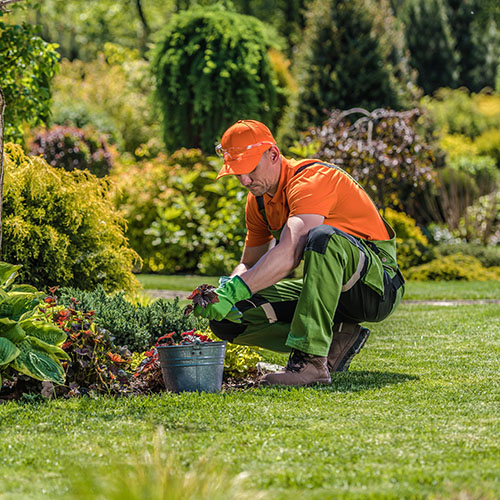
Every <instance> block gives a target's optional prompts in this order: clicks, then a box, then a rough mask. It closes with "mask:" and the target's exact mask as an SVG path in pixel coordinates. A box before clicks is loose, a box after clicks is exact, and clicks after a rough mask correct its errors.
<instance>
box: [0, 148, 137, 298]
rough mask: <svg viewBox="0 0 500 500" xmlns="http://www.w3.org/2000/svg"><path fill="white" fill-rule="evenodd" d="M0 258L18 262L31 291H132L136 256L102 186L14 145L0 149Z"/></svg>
mask: <svg viewBox="0 0 500 500" xmlns="http://www.w3.org/2000/svg"><path fill="white" fill-rule="evenodd" d="M2 217H3V221H2V222H3V241H2V258H3V260H5V261H8V262H11V263H14V264H22V265H23V267H22V269H21V271H20V279H21V280H22V281H23V282H25V283H29V284H32V285H34V286H36V287H37V288H45V287H47V286H54V285H60V286H73V287H77V288H80V289H83V290H91V289H93V288H95V287H96V286H97V285H98V284H102V285H103V286H104V288H105V289H106V290H108V291H112V290H121V289H123V290H133V289H135V288H136V287H137V285H138V282H137V280H136V278H135V277H134V276H133V274H132V267H133V265H134V263H135V262H136V261H137V260H138V258H139V257H138V255H137V254H136V252H135V251H134V250H132V249H131V248H130V247H129V245H128V242H127V240H126V238H125V236H124V231H125V226H126V223H125V220H124V219H123V217H122V216H121V215H120V214H119V212H118V211H117V210H116V209H115V208H114V207H113V204H112V203H111V201H110V198H109V195H108V182H107V181H105V180H103V179H98V178H97V177H95V176H93V175H92V174H90V173H88V172H83V171H73V172H67V171H65V170H63V169H58V168H53V167H51V166H50V165H48V163H47V162H46V161H45V160H44V159H43V158H41V157H32V156H28V155H26V154H25V153H24V151H23V150H22V148H21V147H20V146H17V145H14V144H7V145H6V148H5V185H4V198H3V214H2Z"/></svg>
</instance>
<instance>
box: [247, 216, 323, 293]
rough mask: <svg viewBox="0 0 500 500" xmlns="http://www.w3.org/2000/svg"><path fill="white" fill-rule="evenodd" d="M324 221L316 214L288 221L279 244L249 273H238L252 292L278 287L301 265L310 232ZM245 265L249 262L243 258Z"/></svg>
mask: <svg viewBox="0 0 500 500" xmlns="http://www.w3.org/2000/svg"><path fill="white" fill-rule="evenodd" d="M324 219H325V218H324V217H323V216H322V215H316V214H303V215H295V216H293V217H290V218H289V219H288V221H287V222H286V224H285V227H284V228H283V231H282V232H281V238H280V242H279V244H278V245H276V246H274V247H273V248H271V249H270V250H268V251H267V252H265V253H264V254H263V255H262V256H261V257H260V258H259V259H258V261H257V262H256V263H255V264H254V265H252V266H251V267H250V269H248V267H247V266H245V267H246V269H247V270H245V271H243V272H238V273H237V274H239V275H240V276H241V278H242V279H243V281H244V282H245V283H246V284H247V285H248V287H249V288H250V290H251V291H252V293H256V292H258V291H259V290H262V289H263V288H266V287H268V286H270V285H274V284H275V283H277V282H278V281H279V280H281V279H283V278H285V277H286V276H288V275H289V274H290V272H291V271H292V270H293V269H295V268H296V267H297V266H298V265H299V262H300V259H301V257H302V253H303V252H304V247H305V244H306V240H307V233H308V232H309V231H310V230H311V229H312V228H313V227H316V226H319V225H321V224H323V221H324ZM254 248H259V247H254ZM255 256H256V254H255V255H253V257H254V258H255ZM242 262H245V261H243V259H242ZM240 266H242V264H240ZM237 269H238V268H237Z"/></svg>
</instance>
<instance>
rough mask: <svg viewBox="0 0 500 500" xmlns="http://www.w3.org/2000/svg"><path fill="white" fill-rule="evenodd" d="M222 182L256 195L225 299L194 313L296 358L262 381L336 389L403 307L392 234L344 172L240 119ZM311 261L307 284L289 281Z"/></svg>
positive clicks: (222, 330)
mask: <svg viewBox="0 0 500 500" xmlns="http://www.w3.org/2000/svg"><path fill="white" fill-rule="evenodd" d="M216 149H217V153H218V154H219V156H221V157H223V158H224V166H223V167H222V169H221V171H220V173H219V175H218V178H219V177H222V176H224V175H230V174H232V175H236V177H237V178H238V180H239V181H240V182H241V184H242V185H243V186H245V187H246V188H247V189H248V190H249V194H248V198H247V204H246V227H247V235H246V240H245V246H244V249H243V254H242V256H241V262H240V264H239V265H238V266H237V267H236V268H235V270H234V271H233V273H232V274H231V277H225V276H224V277H222V278H221V279H220V285H219V287H218V288H217V289H216V293H217V295H218V298H219V302H217V303H214V304H208V305H207V306H206V307H205V308H202V307H200V306H196V308H195V310H194V313H195V314H197V315H199V316H203V317H205V318H208V319H209V320H211V322H210V326H211V328H212V330H213V332H214V333H215V334H216V335H217V336H218V337H219V338H221V339H223V340H228V341H229V342H233V343H235V344H243V345H255V346H260V347H264V348H266V349H271V350H274V351H278V352H290V358H289V361H288V364H287V366H286V367H285V369H284V371H281V372H278V373H270V374H267V375H265V376H264V377H263V378H262V379H261V383H262V384H263V385H277V384H280V385H308V384H314V383H329V382H330V381H331V379H330V371H332V372H335V371H345V370H347V369H348V368H349V363H350V362H351V359H352V357H353V356H354V355H355V354H356V353H358V352H359V350H360V349H361V348H362V347H363V345H364V343H365V342H366V339H367V337H368V335H369V333H370V332H369V330H368V329H366V328H363V327H361V326H360V325H359V323H361V322H363V321H381V320H383V319H384V318H386V317H387V316H389V314H391V312H392V311H394V309H395V308H396V306H397V305H398V304H399V302H400V300H401V298H402V296H403V293H404V280H403V277H402V275H401V273H400V271H399V269H398V266H397V263H396V238H395V234H394V231H393V229H392V228H391V227H390V226H389V224H388V223H387V222H386V221H385V220H384V219H383V218H382V217H381V216H380V214H379V212H378V210H377V208H376V207H375V205H374V203H373V202H372V200H371V199H370V197H369V196H368V195H367V194H366V192H365V191H364V190H363V188H361V187H360V185H359V184H357V182H356V181H355V180H354V179H353V178H352V177H350V176H349V175H348V174H347V173H346V172H344V171H343V170H342V169H340V168H338V167H336V166H335V165H332V164H328V163H323V162H321V161H318V160H303V161H300V162H299V161H295V160H289V159H287V158H285V157H283V156H282V155H281V154H280V151H279V149H278V147H277V145H276V141H275V140H274V137H273V135H272V134H271V132H270V130H269V129H268V128H267V127H266V126H265V125H264V124H262V123H260V122H257V121H254V120H241V121H238V122H237V123H235V124H234V125H233V126H231V127H230V128H229V129H228V130H227V131H226V132H225V133H224V135H223V137H222V142H221V144H220V145H219V146H217V148H216ZM302 258H303V259H304V273H303V278H301V279H295V280H290V279H284V278H285V277H286V276H288V275H289V274H290V272H291V271H292V270H293V269H295V268H296V267H297V266H298V264H299V263H300V261H301V259H302Z"/></svg>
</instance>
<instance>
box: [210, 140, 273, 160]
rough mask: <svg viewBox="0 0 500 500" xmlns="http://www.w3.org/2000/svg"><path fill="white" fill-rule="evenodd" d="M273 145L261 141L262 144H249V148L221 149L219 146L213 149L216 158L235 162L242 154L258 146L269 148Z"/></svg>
mask: <svg viewBox="0 0 500 500" xmlns="http://www.w3.org/2000/svg"><path fill="white" fill-rule="evenodd" d="M274 145H275V144H274V142H271V141H262V142H257V143H256V144H250V145H249V146H243V147H234V148H227V149H223V147H222V144H219V145H218V146H216V147H215V152H216V153H217V156H218V157H219V158H222V159H223V160H237V159H238V158H241V156H242V155H243V153H247V152H248V151H249V150H251V149H252V148H257V147H260V146H269V147H271V146H274Z"/></svg>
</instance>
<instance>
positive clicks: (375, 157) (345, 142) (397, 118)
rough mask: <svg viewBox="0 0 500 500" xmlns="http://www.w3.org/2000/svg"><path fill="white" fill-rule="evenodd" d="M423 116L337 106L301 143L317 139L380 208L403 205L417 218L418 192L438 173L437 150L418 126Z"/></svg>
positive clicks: (323, 152)
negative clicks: (418, 118)
mask: <svg viewBox="0 0 500 500" xmlns="http://www.w3.org/2000/svg"><path fill="white" fill-rule="evenodd" d="M360 115H361V117H360ZM418 116H419V111H418V110H417V109H414V110H411V111H407V112H395V111H391V110H386V109H377V110H375V111H373V112H372V113H368V112H367V111H366V110H356V111H355V112H347V111H346V112H342V111H340V110H335V111H333V112H332V113H331V114H330V117H329V118H328V120H327V121H325V122H324V124H323V125H322V126H321V127H317V128H314V129H311V130H310V131H309V132H308V135H307V136H305V138H304V139H303V140H302V142H301V144H302V145H306V146H307V145H308V144H312V143H314V144H315V145H316V149H317V151H316V155H317V157H319V158H322V159H323V160H325V161H328V162H332V163H334V164H335V165H338V166H339V167H341V168H343V169H344V170H346V171H347V172H348V173H349V174H351V175H352V176H353V177H354V179H356V180H357V181H358V182H359V183H360V184H361V185H362V186H363V187H364V188H365V189H366V190H367V192H368V194H369V195H370V196H371V197H372V198H373V199H374V200H375V202H376V203H377V205H378V206H379V207H382V208H383V207H391V208H395V209H398V210H400V211H401V210H402V211H404V212H406V213H408V214H410V215H411V216H412V217H413V218H415V219H417V220H418V216H419V215H421V214H420V213H419V207H418V205H417V201H418V197H417V195H419V194H420V193H422V192H423V191H424V190H425V189H427V188H428V186H429V184H432V182H433V180H434V177H435V173H434V172H433V169H432V160H433V153H432V150H431V148H430V146H429V145H428V144H427V143H426V141H425V140H424V139H423V138H421V137H420V136H419V135H418V134H417V131H416V127H415V125H416V120H417V117H418ZM308 153H310V151H308Z"/></svg>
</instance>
